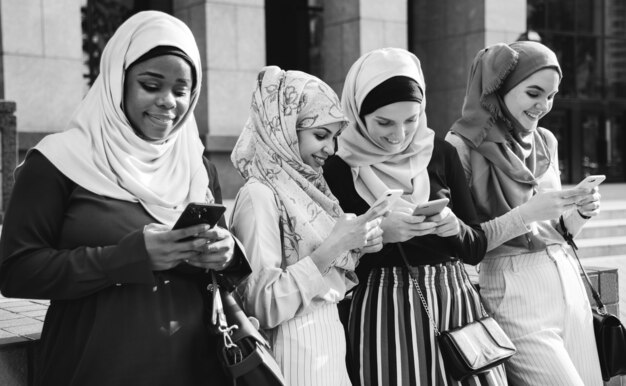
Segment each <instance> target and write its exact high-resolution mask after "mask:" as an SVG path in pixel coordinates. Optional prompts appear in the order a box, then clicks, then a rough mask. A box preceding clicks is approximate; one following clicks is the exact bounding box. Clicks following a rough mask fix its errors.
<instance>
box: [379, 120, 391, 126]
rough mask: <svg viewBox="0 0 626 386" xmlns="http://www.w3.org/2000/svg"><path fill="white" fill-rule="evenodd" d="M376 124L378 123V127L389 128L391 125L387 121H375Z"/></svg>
mask: <svg viewBox="0 0 626 386" xmlns="http://www.w3.org/2000/svg"><path fill="white" fill-rule="evenodd" d="M376 123H378V125H379V126H390V125H391V121H389V120H387V119H377V120H376Z"/></svg>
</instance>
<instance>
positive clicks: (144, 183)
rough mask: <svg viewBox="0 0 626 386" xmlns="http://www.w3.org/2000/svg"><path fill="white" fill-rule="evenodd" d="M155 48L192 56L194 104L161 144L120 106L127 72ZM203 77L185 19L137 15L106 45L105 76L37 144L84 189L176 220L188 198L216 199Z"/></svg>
mask: <svg viewBox="0 0 626 386" xmlns="http://www.w3.org/2000/svg"><path fill="white" fill-rule="evenodd" d="M157 46H173V47H176V48H178V49H180V50H182V51H183V52H184V53H185V54H187V55H188V56H189V57H190V58H191V60H192V61H193V64H194V67H195V69H194V70H195V76H196V80H195V87H194V89H193V90H192V92H191V101H190V102H191V103H190V105H189V110H188V111H187V113H186V114H185V115H184V116H183V118H182V119H181V121H180V122H179V123H178V124H177V126H176V128H175V129H174V130H173V131H172V133H171V134H170V135H169V137H168V138H166V140H165V141H164V142H162V143H155V142H148V141H145V140H143V139H142V138H140V137H139V136H137V134H136V133H135V131H134V130H133V128H132V126H131V124H130V122H129V120H128V118H127V117H126V115H125V113H124V111H123V108H122V106H123V95H124V75H125V71H126V70H127V69H128V68H129V66H130V65H131V64H132V63H133V62H134V61H135V60H137V59H138V58H139V57H141V56H142V55H143V54H145V53H146V52H148V51H150V50H151V49H153V48H155V47H157ZM201 83H202V66H201V65H200V53H199V51H198V47H197V46H196V42H195V39H194V37H193V34H192V33H191V30H190V29H189V28H188V27H187V25H185V23H183V22H182V21H180V20H179V19H176V18H175V17H173V16H170V15H168V14H165V13H162V12H158V11H145V12H140V13H137V14H135V15H134V16H132V17H131V18H129V19H128V20H127V21H125V22H124V23H123V24H122V25H121V26H120V27H119V28H118V29H117V31H116V32H115V34H114V35H113V36H112V37H111V39H110V40H109V42H108V43H107V45H106V47H105V48H104V52H103V53H102V58H101V62H100V75H99V76H98V78H97V79H96V81H95V82H94V84H93V86H92V87H91V89H90V90H89V92H88V93H87V96H86V97H85V98H84V99H83V101H82V102H81V104H80V105H79V106H78V109H77V110H76V112H75V113H74V115H73V117H72V119H71V120H70V123H69V125H68V127H67V130H65V131H64V132H62V133H57V134H52V135H49V136H47V137H45V138H44V139H43V140H42V141H41V142H40V143H39V144H37V146H35V147H34V149H37V150H38V151H40V152H41V153H42V154H43V155H45V156H46V158H48V159H49V160H50V162H52V163H53V164H54V166H56V167H57V169H59V170H60V171H61V173H63V174H64V175H65V176H67V177H68V178H70V179H71V180H72V181H74V182H75V183H76V184H78V185H80V186H81V187H83V188H85V189H87V190H89V191H91V192H93V193H95V194H98V195H101V196H105V197H109V198H113V199H118V200H123V201H129V202H139V203H140V204H141V205H142V206H143V207H144V208H145V209H146V211H147V212H148V213H149V214H150V215H151V216H153V217H154V218H155V219H156V220H158V221H160V222H161V223H163V224H166V225H173V224H174V222H175V221H176V219H177V218H178V216H179V215H180V213H181V212H182V210H183V209H184V206H185V205H186V204H187V203H188V202H191V201H199V202H211V201H213V197H212V195H211V193H210V191H209V189H208V182H209V180H208V175H207V172H206V169H205V168H204V165H203V162H202V152H203V150H204V147H203V145H202V142H201V141H200V139H199V136H198V128H197V126H196V122H195V119H194V117H193V109H194V107H195V106H196V103H197V102H198V96H199V93H200V85H201Z"/></svg>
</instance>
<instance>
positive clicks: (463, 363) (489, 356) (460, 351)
mask: <svg viewBox="0 0 626 386" xmlns="http://www.w3.org/2000/svg"><path fill="white" fill-rule="evenodd" d="M398 247H399V248H400V254H401V255H402V259H403V260H404V263H405V264H406V266H407V269H408V270H409V276H410V278H411V281H412V282H413V285H414V286H415V289H416V290H417V294H418V295H419V297H420V300H421V301H422V305H423V307H424V309H425V310H426V314H427V315H428V319H429V320H430V323H431V324H432V326H433V329H434V331H435V335H436V336H437V343H438V344H439V350H440V351H441V357H442V358H443V362H444V364H445V367H446V372H448V373H449V374H450V375H451V376H452V378H454V379H455V380H457V381H462V380H464V379H466V378H468V377H470V376H473V375H478V374H481V373H484V372H487V371H489V369H491V368H493V367H496V366H498V365H500V364H502V363H504V362H505V361H506V360H507V359H509V358H510V357H512V356H513V355H514V354H515V353H516V352H517V349H516V348H515V345H514V344H513V342H511V339H509V337H508V336H507V335H506V333H505V332H504V330H502V327H500V325H499V324H498V322H496V320H495V319H493V318H492V317H490V316H488V315H487V312H486V311H485V309H484V307H483V305H482V303H481V304H480V308H481V311H482V314H483V317H482V318H480V319H477V320H474V321H472V322H470V323H468V324H466V325H464V326H460V327H457V328H453V329H451V330H448V331H439V328H438V327H437V324H436V323H435V320H434V318H433V316H432V314H431V313H430V309H429V307H428V304H427V303H426V299H425V298H424V295H423V294H422V290H421V288H420V286H419V283H418V282H417V280H416V279H415V277H413V274H412V273H411V269H410V266H409V263H408V260H407V258H406V256H405V254H404V250H403V248H402V247H401V246H398ZM461 269H462V271H463V274H464V275H465V279H466V280H467V281H468V283H470V281H469V276H468V275H467V272H465V268H464V267H461ZM470 285H471V284H470Z"/></svg>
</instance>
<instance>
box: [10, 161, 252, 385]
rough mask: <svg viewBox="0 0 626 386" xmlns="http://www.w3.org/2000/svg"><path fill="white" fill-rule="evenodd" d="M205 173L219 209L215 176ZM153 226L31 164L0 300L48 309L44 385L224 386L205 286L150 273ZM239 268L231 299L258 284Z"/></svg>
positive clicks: (16, 200) (231, 276)
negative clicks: (208, 324)
mask: <svg viewBox="0 0 626 386" xmlns="http://www.w3.org/2000/svg"><path fill="white" fill-rule="evenodd" d="M205 166H206V167H207V171H208V173H209V178H210V188H211V190H212V191H213V194H214V196H215V199H216V201H218V202H220V201H221V192H220V187H219V182H218V179H217V174H216V170H215V167H214V166H213V165H211V164H210V163H208V161H206V160H205ZM153 222H156V221H155V220H154V219H153V218H152V217H151V216H150V215H148V213H147V212H146V211H145V210H144V209H143V207H142V206H141V205H140V204H139V203H131V202H126V201H120V200H115V199H110V198H106V197H102V196H98V195H96V194H94V193H92V192H89V191H87V190H85V189H83V188H82V187H80V186H78V185H76V184H75V183H74V182H72V181H71V180H70V179H68V178H67V177H66V176H64V175H63V174H62V173H60V171H59V170H58V169H56V168H55V166H54V165H52V163H50V161H49V160H48V159H47V158H46V157H45V156H43V155H42V154H41V153H39V152H37V151H33V152H32V153H31V154H29V156H28V157H27V159H26V161H25V164H24V165H23V166H22V167H21V169H20V172H19V175H18V176H17V180H16V183H15V187H14V190H13V193H12V197H11V201H10V203H9V206H8V210H7V212H6V217H5V221H4V226H3V229H2V238H1V240H0V251H1V253H2V264H1V266H0V285H1V287H0V288H1V290H2V293H3V295H5V296H8V297H20V298H38V299H50V300H51V302H50V307H49V309H48V313H47V315H46V319H45V322H44V327H43V331H42V335H41V340H40V344H39V349H38V355H37V358H36V359H37V361H36V369H35V370H36V371H35V378H36V380H35V383H36V384H38V385H81V386H82V385H90V386H92V385H103V386H104V385H133V386H137V385H164V386H165V385H221V384H225V380H224V376H223V373H222V372H221V370H220V369H219V365H218V363H217V359H216V355H215V352H214V350H215V349H214V341H213V337H212V336H209V335H208V333H207V330H206V328H205V318H206V315H205V314H206V307H205V302H207V297H206V296H205V293H206V291H205V290H204V285H205V282H206V281H207V275H206V274H205V273H204V271H203V270H201V269H197V268H194V267H191V266H180V265H179V266H178V267H177V268H174V269H171V270H167V271H159V272H153V271H152V270H151V268H150V264H149V259H148V254H147V252H146V248H145V242H144V237H143V227H144V225H146V224H148V223H153ZM221 225H222V226H225V224H224V222H223V219H222V224H221ZM236 258H237V259H239V260H240V263H241V264H236V266H237V268H236V269H234V272H224V273H223V274H221V275H220V280H221V281H222V284H223V285H226V286H228V287H230V288H232V287H233V286H234V285H235V284H236V283H238V282H239V281H241V280H242V279H243V278H245V276H247V275H248V274H249V272H250V268H249V265H248V264H247V261H246V260H245V257H244V255H243V252H242V251H241V250H240V249H238V247H237V249H236Z"/></svg>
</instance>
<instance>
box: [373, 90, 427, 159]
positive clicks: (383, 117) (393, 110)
mask: <svg viewBox="0 0 626 386" xmlns="http://www.w3.org/2000/svg"><path fill="white" fill-rule="evenodd" d="M419 116H420V103H419V102H415V101H403V102H395V103H391V104H389V105H386V106H383V107H381V108H379V109H378V110H375V111H374V112H373V113H371V114H367V115H366V116H365V117H364V119H365V126H366V127H367V131H368V133H369V134H370V136H371V137H372V139H373V140H374V142H376V144H377V145H378V146H380V147H382V148H383V149H385V150H386V151H388V152H389V153H395V152H397V151H399V150H400V149H401V148H402V145H403V144H404V141H405V139H406V137H408V136H411V135H413V133H415V131H416V130H417V126H418V124H419Z"/></svg>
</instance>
